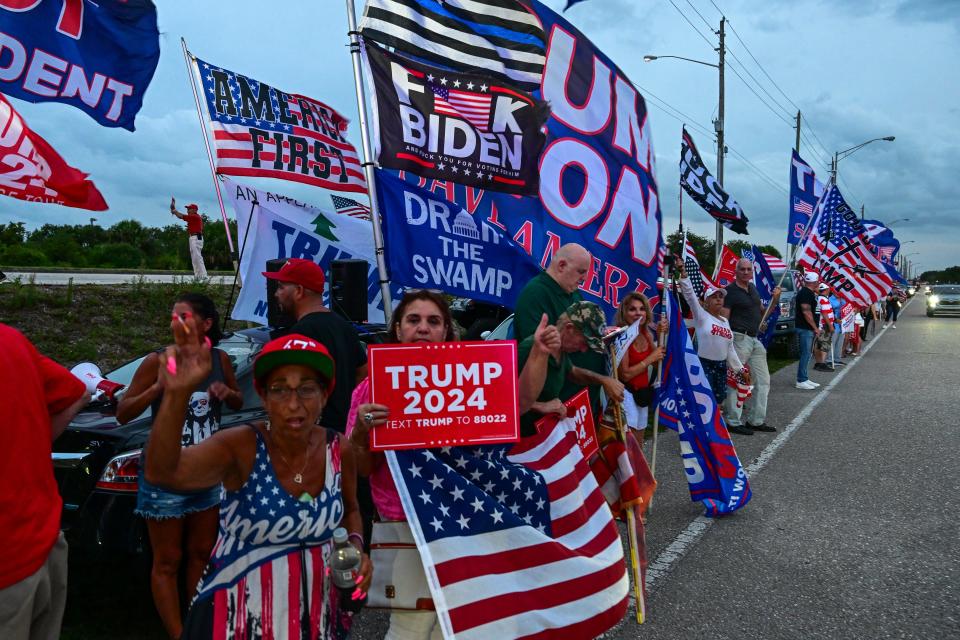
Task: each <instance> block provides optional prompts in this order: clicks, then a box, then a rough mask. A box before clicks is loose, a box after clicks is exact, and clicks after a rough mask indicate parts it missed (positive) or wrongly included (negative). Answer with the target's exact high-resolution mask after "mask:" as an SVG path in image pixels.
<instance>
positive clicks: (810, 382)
mask: <svg viewBox="0 0 960 640" xmlns="http://www.w3.org/2000/svg"><path fill="white" fill-rule="evenodd" d="M807 384H812V385H813V388H814V389H816V388H817V387H819V386H820V383H819V382H814V381H813V380H807Z"/></svg>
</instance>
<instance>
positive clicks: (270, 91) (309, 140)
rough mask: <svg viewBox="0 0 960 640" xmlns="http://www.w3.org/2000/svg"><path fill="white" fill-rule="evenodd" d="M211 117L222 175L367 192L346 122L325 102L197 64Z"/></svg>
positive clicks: (225, 70) (197, 61)
mask: <svg viewBox="0 0 960 640" xmlns="http://www.w3.org/2000/svg"><path fill="white" fill-rule="evenodd" d="M194 64H195V66H196V69H197V71H198V72H199V74H200V80H201V84H202V87H203V96H204V98H205V100H206V104H207V111H208V113H209V114H210V128H211V129H212V131H213V140H214V146H215V147H216V155H217V173H221V174H224V175H232V176H256V177H265V178H280V179H281V180H292V181H294V182H302V183H304V184H309V185H312V186H315V187H321V188H323V189H331V190H333V191H355V192H363V191H366V190H367V186H366V180H365V179H364V175H363V170H362V168H361V166H360V158H359V157H358V156H357V150H356V149H355V148H354V147H353V145H352V144H350V143H349V142H347V139H346V131H347V120H346V119H345V118H344V117H343V116H341V115H340V114H339V113H337V112H336V111H335V110H334V109H332V108H331V107H328V106H327V105H325V104H324V103H322V102H319V101H317V100H314V99H313V98H308V97H306V96H302V95H298V94H295V93H286V92H284V91H281V90H279V89H276V88H275V87H271V86H270V85H268V84H266V83H264V82H259V81H257V80H254V79H253V78H248V77H247V76H244V75H241V74H239V73H235V72H233V71H229V70H227V69H222V68H220V67H217V66H216V65H213V64H210V63H207V62H204V61H203V60H200V59H198V58H194Z"/></svg>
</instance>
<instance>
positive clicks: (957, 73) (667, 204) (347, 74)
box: [0, 0, 960, 269]
mask: <svg viewBox="0 0 960 640" xmlns="http://www.w3.org/2000/svg"><path fill="white" fill-rule="evenodd" d="M565 3H566V0H546V4H548V5H549V6H551V7H552V8H554V9H557V10H559V9H562V8H563V5H564V4H565ZM158 4H159V5H160V7H159V25H160V33H161V36H160V37H161V43H160V44H161V50H162V54H161V58H160V64H159V67H158V68H157V73H156V76H155V77H154V80H153V83H152V84H151V86H150V88H149V89H148V91H147V94H146V99H145V101H144V107H143V109H142V110H141V112H140V114H139V116H138V117H137V130H136V132H134V133H130V132H128V131H124V130H119V129H106V128H103V127H100V126H98V125H97V124H96V123H95V122H94V121H93V120H92V119H90V118H89V117H88V116H86V115H85V114H83V113H81V112H80V111H79V110H76V109H73V108H70V107H67V106H65V105H61V104H53V103H47V104H28V103H24V102H22V101H19V100H16V99H11V102H13V103H14V106H15V108H16V109H17V110H18V111H20V113H21V115H22V116H23V117H24V119H25V120H26V121H27V123H28V124H29V125H30V126H31V128H33V129H34V130H35V131H37V132H38V133H40V134H41V135H42V136H44V137H45V138H46V139H47V140H48V141H49V142H50V143H51V144H52V145H53V146H54V147H55V148H56V149H57V150H58V151H59V152H60V153H61V154H62V155H63V156H64V158H65V159H66V160H67V161H68V162H69V163H71V164H72V165H74V166H76V167H78V168H80V169H81V170H83V171H86V172H88V173H90V174H91V178H92V179H93V180H94V181H95V182H96V184H97V185H98V186H99V188H100V190H101V191H102V192H103V194H104V197H105V198H106V200H107V202H108V204H109V205H110V210H109V211H105V212H98V213H91V212H86V211H80V210H74V209H68V208H64V207H57V206H54V205H45V204H33V203H23V202H20V201H17V200H13V199H7V198H4V199H3V201H2V202H0V223H4V222H12V221H23V222H25V223H26V224H27V226H28V227H29V228H35V227H36V226H38V225H41V224H44V223H47V222H49V223H54V224H76V223H77V222H86V221H87V220H88V219H89V218H90V217H95V218H97V223H98V224H101V225H104V226H109V225H111V224H113V223H114V222H116V221H119V220H123V219H128V218H134V219H137V220H140V221H141V222H143V223H144V224H146V225H151V226H159V225H164V224H169V223H170V222H172V221H175V220H174V219H173V218H172V217H171V216H170V214H169V212H168V210H167V205H168V203H169V198H170V196H171V195H175V196H176V197H177V200H178V202H180V203H185V202H187V201H197V202H199V203H200V204H201V207H202V210H203V211H205V212H207V213H208V214H210V215H211V216H214V217H218V216H219V212H218V209H217V205H216V196H215V194H214V191H213V185H212V181H211V177H210V171H209V165H208V162H207V158H206V153H205V150H204V146H203V141H202V138H201V136H200V128H199V124H198V122H197V114H196V110H195V108H194V103H193V96H192V93H191V90H190V85H189V81H188V79H187V72H186V68H185V65H184V60H183V55H182V53H181V48H180V38H181V37H184V38H186V40H187V43H188V45H189V46H190V48H191V50H192V51H193V52H194V53H195V54H196V55H197V56H199V57H201V58H204V59H205V60H208V61H210V62H213V63H215V64H218V65H221V66H224V67H226V68H229V69H232V70H235V71H238V72H240V73H243V74H245V75H249V76H251V77H254V78H256V79H258V80H263V81H265V82H268V83H270V84H272V85H274V86H276V87H278V88H280V89H283V90H287V91H292V92H298V93H303V94H306V95H309V96H312V97H314V98H317V99H319V100H322V101H324V102H326V103H327V104H329V105H330V106H332V107H334V108H336V109H337V110H339V111H340V112H341V113H343V114H344V115H345V116H347V117H348V118H349V119H350V120H351V121H352V122H353V124H352V125H351V130H350V134H351V137H352V138H353V140H354V143H355V144H356V145H357V147H358V148H359V138H360V137H359V130H358V129H357V126H356V123H357V106H356V98H355V94H354V87H353V72H352V67H351V63H350V57H349V54H348V50H347V47H346V42H347V39H346V35H345V32H346V10H345V3H344V2H342V1H341V0H320V1H318V0H313V1H307V0H284V1H283V2H276V3H263V2H254V1H253V0H229V1H228V0H207V1H205V2H202V3H201V2H195V1H192V0H191V1H189V2H188V1H183V0H167V1H165V2H161V3H158ZM357 5H358V12H359V10H360V7H361V6H362V0H357ZM674 5H675V6H674ZM264 6H270V7H271V10H270V11H265V10H264ZM718 7H719V9H718ZM720 10H722V11H723V15H725V16H726V18H727V19H728V21H729V27H728V30H727V45H728V49H729V53H728V57H727V64H728V73H727V78H726V137H727V144H728V147H729V150H730V152H729V154H728V156H727V160H726V168H725V180H724V183H725V186H726V188H727V190H728V191H729V192H730V193H732V194H733V195H734V197H735V198H736V199H737V200H738V201H739V202H740V204H741V205H742V207H743V208H744V211H745V212H746V213H747V216H748V217H749V218H750V231H751V234H750V239H751V240H753V241H754V242H756V243H758V244H774V245H776V246H778V247H783V246H784V245H785V236H786V220H787V205H788V198H787V188H788V171H789V162H790V150H791V148H792V147H793V144H794V139H795V131H794V129H793V121H794V117H795V115H796V111H797V109H798V108H799V109H800V110H801V111H802V113H803V118H804V122H803V127H802V130H803V139H802V141H801V149H800V153H801V155H802V156H803V157H804V158H805V159H806V160H807V161H808V162H810V163H811V164H812V165H813V166H814V169H815V170H816V171H817V172H818V175H821V176H823V177H826V175H827V170H828V164H829V157H830V155H831V154H832V153H833V152H834V151H838V150H844V149H847V148H849V147H852V146H854V145H857V144H859V143H861V142H863V141H866V140H869V139H871V138H877V137H882V136H891V135H892V136H896V141H895V142H892V143H890V142H876V143H873V144H871V145H870V146H868V147H865V148H863V149H861V150H860V151H858V152H857V153H856V154H855V155H851V156H850V157H848V158H846V159H844V160H842V161H841V163H840V188H841V191H842V192H843V193H844V195H845V197H846V199H847V201H848V202H849V203H850V205H851V206H854V207H856V208H858V209H859V207H860V206H861V205H864V206H865V207H866V213H867V217H868V218H877V219H880V220H885V221H888V222H890V221H893V220H896V219H903V218H908V219H909V222H898V223H896V224H894V226H893V228H894V230H895V231H896V233H897V236H898V237H899V238H900V240H901V242H910V241H912V243H911V244H906V245H904V247H903V253H913V252H918V254H917V255H914V256H911V257H910V259H911V260H913V261H914V263H921V265H922V268H923V269H938V268H944V267H947V266H950V265H954V264H958V263H960V252H958V249H957V247H958V245H960V231H958V224H960V186H958V181H957V180H956V179H955V178H953V177H951V176H952V171H953V169H952V165H950V162H951V161H956V160H957V158H958V149H960V117H958V116H960V65H958V62H960V38H958V35H960V2H957V1H956V0H843V1H842V2H822V1H818V0H713V1H711V0H672V2H671V0H586V1H585V2H582V3H581V4H578V5H576V6H575V7H573V8H572V9H571V10H570V11H568V12H567V14H566V17H567V19H568V20H570V21H571V22H573V24H575V25H576V26H577V27H578V28H579V29H580V30H581V31H583V32H584V33H585V34H586V35H587V36H588V37H590V38H591V39H592V40H593V41H594V43H595V44H596V45H597V46H598V47H600V48H601V49H602V50H603V51H604V52H605V53H607V54H608V55H609V56H610V57H611V58H612V59H613V60H614V62H616V63H617V64H618V65H619V66H620V67H621V68H622V69H623V70H624V72H625V73H626V74H627V75H628V76H629V77H630V78H631V79H632V80H633V81H634V82H635V83H636V84H638V85H639V86H641V87H642V89H643V90H644V95H645V97H646V98H647V100H648V105H650V109H651V120H652V125H653V141H654V146H655V149H656V153H657V180H658V183H659V188H660V195H661V197H660V202H661V207H662V209H663V215H664V228H665V229H666V230H668V231H669V230H671V229H673V228H676V225H677V223H678V210H677V193H678V187H677V181H678V169H677V165H678V161H679V152H680V130H681V121H682V122H686V123H687V127H688V129H689V130H690V131H691V132H692V134H693V136H694V139H695V140H696V141H697V144H698V147H699V148H700V150H701V152H702V153H703V155H704V160H705V161H706V162H707V164H708V166H709V167H710V168H711V169H712V168H713V167H715V163H716V156H715V148H716V145H715V143H714V142H713V139H712V137H711V136H710V135H708V131H712V125H711V122H712V120H713V118H714V117H715V116H716V108H717V84H718V83H717V72H716V70H714V69H711V68H709V67H705V66H702V65H697V64H691V63H688V62H684V61H681V60H670V59H664V60H658V61H655V62H650V63H644V62H643V55H644V54H656V55H675V56H684V57H688V58H695V59H699V60H703V61H706V62H711V63H715V62H716V52H715V51H714V50H713V47H715V46H716V36H715V35H714V34H713V33H712V32H711V30H710V29H712V30H716V29H717V28H718V26H719V20H720V16H721V11H720ZM681 14H682V15H681ZM708 24H709V25H710V29H708ZM757 62H759V65H760V66H758V64H757ZM771 79H772V80H771ZM748 85H749V88H748ZM253 182H256V181H253ZM259 184H260V185H261V186H263V187H265V188H268V189H274V190H277V191H282V192H284V193H287V194H288V195H290V196H293V197H297V198H299V199H301V200H304V201H308V202H312V203H316V204H318V205H322V206H329V196H328V194H327V193H326V192H323V191H321V190H317V189H313V188H310V187H305V186H301V185H295V184H294V183H289V182H280V181H267V180H264V181H261V182H260V183H259ZM684 213H685V215H684V222H685V223H686V224H688V225H689V226H690V228H691V229H693V230H694V231H696V232H698V233H701V234H704V235H712V234H713V229H714V226H713V223H712V220H711V219H710V218H709V217H708V216H707V215H706V214H705V213H703V212H702V211H700V210H697V209H696V206H695V205H694V204H693V203H692V201H690V200H689V199H686V198H685V200H684ZM228 214H230V215H231V216H232V213H231V212H228Z"/></svg>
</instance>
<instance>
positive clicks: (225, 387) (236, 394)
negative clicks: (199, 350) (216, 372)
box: [208, 351, 243, 411]
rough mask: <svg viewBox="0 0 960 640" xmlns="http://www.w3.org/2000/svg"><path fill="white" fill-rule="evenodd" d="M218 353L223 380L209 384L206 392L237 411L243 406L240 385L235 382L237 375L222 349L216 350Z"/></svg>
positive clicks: (228, 357)
mask: <svg viewBox="0 0 960 640" xmlns="http://www.w3.org/2000/svg"><path fill="white" fill-rule="evenodd" d="M218 353H219V354H220V369H221V370H222V371H223V382H220V381H217V382H214V383H213V384H211V385H210V388H209V389H208V392H209V393H210V395H212V396H214V397H215V398H217V399H218V400H220V401H221V402H223V403H224V404H225V405H227V406H228V407H230V408H231V409H233V410H234V411H237V410H238V409H241V408H243V392H242V391H240V385H239V384H237V376H236V374H235V373H234V372H233V365H232V364H230V356H228V355H227V354H226V352H224V351H218Z"/></svg>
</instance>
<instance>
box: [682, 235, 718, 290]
mask: <svg viewBox="0 0 960 640" xmlns="http://www.w3.org/2000/svg"><path fill="white" fill-rule="evenodd" d="M683 266H684V268H685V269H686V270H687V277H688V278H690V284H692V285H693V290H694V291H695V292H696V294H697V297H698V298H700V297H702V296H703V292H704V291H705V290H706V288H707V287H715V286H716V285H715V284H714V283H713V281H712V280H711V279H710V278H709V277H707V274H705V273H704V272H703V270H702V269H701V268H700V262H699V261H698V260H697V252H696V251H694V250H693V245H692V244H690V241H689V240H687V236H686V235H684V236H683Z"/></svg>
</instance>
